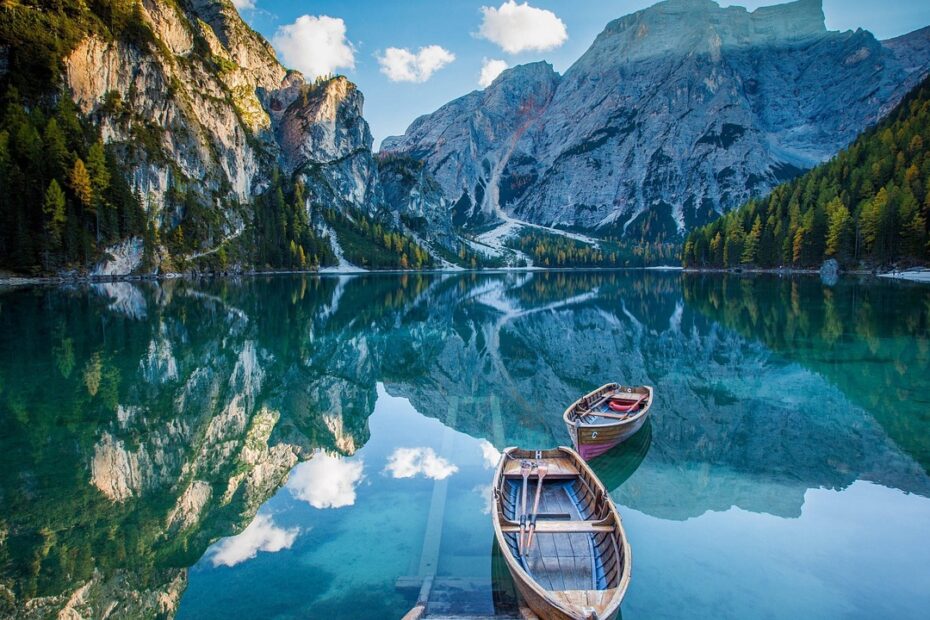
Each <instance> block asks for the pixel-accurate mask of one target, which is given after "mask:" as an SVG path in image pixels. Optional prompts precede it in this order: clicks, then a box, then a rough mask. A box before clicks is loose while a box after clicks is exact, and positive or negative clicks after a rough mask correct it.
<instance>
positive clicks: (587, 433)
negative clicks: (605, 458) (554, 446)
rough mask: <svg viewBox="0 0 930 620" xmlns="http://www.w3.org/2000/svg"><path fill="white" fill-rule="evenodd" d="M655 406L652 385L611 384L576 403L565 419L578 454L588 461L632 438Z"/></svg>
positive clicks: (564, 416) (569, 409) (567, 412)
mask: <svg viewBox="0 0 930 620" xmlns="http://www.w3.org/2000/svg"><path fill="white" fill-rule="evenodd" d="M651 406H652V388H651V387H649V386H638V387H628V386H623V385H619V384H617V383H608V384H607V385H603V386H601V387H599V388H597V389H596V390H594V391H593V392H591V393H590V394H585V395H584V396H582V397H581V398H579V399H578V400H576V401H575V402H574V403H572V404H571V406H570V407H569V408H568V409H566V410H565V413H564V415H563V416H562V418H563V419H564V420H565V426H567V427H568V434H569V435H571V437H572V442H573V443H574V444H575V449H576V450H577V451H578V454H580V455H581V458H583V459H584V460H586V461H588V460H591V459H593V458H594V457H596V456H598V455H601V454H604V453H605V452H607V451H608V450H610V449H611V448H613V447H614V446H616V445H618V444H621V443H623V442H624V441H626V440H627V439H629V438H630V437H632V436H633V435H634V434H635V433H636V431H638V430H639V429H640V428H642V426H643V424H644V423H645V422H646V418H647V416H648V415H649V408H650V407H651Z"/></svg>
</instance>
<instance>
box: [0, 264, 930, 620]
mask: <svg viewBox="0 0 930 620" xmlns="http://www.w3.org/2000/svg"><path fill="white" fill-rule="evenodd" d="M928 317H930V288H927V287H919V286H915V285H910V284H906V283H904V284H902V283H887V282H877V281H874V280H863V281H854V280H845V281H842V282H841V283H840V284H839V285H837V286H836V287H833V288H829V287H825V286H823V285H822V284H821V283H820V282H819V280H817V279H813V278H802V279H796V280H785V279H778V278H769V277H757V278H737V277H732V276H721V275H706V276H696V275H688V274H657V273H640V272H632V273H573V274H568V273H537V274H508V275H471V274H467V275H458V276H368V277H357V278H337V277H332V278H309V277H307V278H303V277H295V278H275V279H268V280H243V281H241V282H207V283H198V284H193V283H185V282H170V283H165V284H164V285H161V286H156V285H138V286H137V285H132V284H118V285H108V286H100V287H95V288H91V289H84V288H76V289H24V290H16V291H6V292H3V293H0V506H2V510H0V584H2V587H3V588H2V596H0V615H3V616H11V617H16V616H25V615H27V614H26V613H25V605H26V602H27V601H29V609H30V612H29V613H30V614H31V615H33V616H36V617H43V616H47V615H54V612H56V611H57V610H58V609H60V608H61V607H62V606H64V605H65V604H66V603H67V601H68V600H69V599H71V602H70V605H71V606H72V607H73V608H75V609H77V610H78V611H83V612H84V613H85V615H88V616H99V615H102V613H103V611H104V610H111V611H114V612H115V613H116V614H117V615H120V614H122V615H123V616H125V617H139V616H149V617H154V616H158V615H171V614H175V613H176V614H177V616H178V617H179V618H220V617H223V618H228V617H242V618H253V617H268V618H303V617H317V618H332V619H335V618H343V617H344V618H391V617H396V618H399V617H400V616H401V615H403V613H404V612H406V611H407V609H409V608H410V607H411V606H412V604H413V602H414V600H415V598H416V584H418V578H419V577H421V576H423V575H427V574H432V573H436V574H437V576H438V582H441V584H442V586H441V588H440V589H439V590H438V591H437V596H436V600H437V606H436V610H437V611H441V610H442V605H443V604H445V605H447V606H449V607H452V608H455V609H456V610H459V611H464V610H467V611H471V612H474V613H491V612H492V611H494V610H495V608H496V609H497V610H498V611H500V612H506V611H508V610H512V608H513V601H512V584H511V583H510V582H509V577H508V576H507V575H506V571H505V570H502V569H501V566H500V560H499V557H495V551H494V548H493V534H492V531H491V527H490V519H489V516H488V514H487V504H488V501H489V494H488V485H489V483H490V476H491V474H492V469H491V468H492V467H493V464H494V461H495V458H496V455H497V453H498V450H500V449H501V448H503V447H505V446H508V445H516V444H519V445H522V446H525V447H546V446H551V445H555V444H564V443H566V442H568V436H567V433H566V432H565V430H564V428H563V426H562V424H561V410H562V409H563V408H564V406H565V404H567V403H568V402H570V401H571V400H573V399H574V398H576V397H577V396H578V395H579V394H580V393H582V392H584V391H586V390H588V389H591V388H593V387H596V386H597V385H600V384H601V383H604V382H606V381H608V380H613V379H618V378H619V379H623V380H626V381H630V382H637V383H649V384H651V385H654V386H655V387H656V393H657V399H656V404H655V405H654V409H655V416H654V418H653V420H652V422H651V424H650V425H647V426H646V427H645V428H644V429H643V431H642V432H641V433H639V434H638V435H637V436H636V437H634V438H633V439H632V440H631V441H630V442H628V443H627V444H625V445H624V446H622V447H621V448H619V449H618V450H615V451H614V452H612V453H610V454H608V455H605V456H604V457H601V458H599V459H597V460H595V461H594V462H593V467H594V469H595V471H596V472H597V473H598V475H599V476H600V477H601V478H602V480H603V481H604V482H605V484H606V485H607V486H608V488H609V489H610V490H611V495H612V497H613V498H614V500H615V501H616V503H617V504H618V506H619V508H620V510H621V513H622V514H623V516H624V522H625V525H626V529H627V533H628V535H629V536H630V539H631V543H632V545H633V562H634V565H633V582H632V586H631V589H630V591H629V593H628V596H627V598H626V600H625V601H624V605H623V617H624V618H627V619H629V618H663V617H665V618H679V617H690V618H745V617H763V618H767V617H771V618H781V617H790V618H798V617H810V618H849V617H861V618H866V617H868V618H874V617H896V618H918V617H924V614H925V610H926V609H927V608H930V540H928V538H927V536H926V532H927V531H928V529H930V499H928V497H930V475H928V470H930V327H928ZM285 479H287V482H286V483H285ZM431 507H433V510H432V511H431ZM431 515H432V516H431ZM81 588H83V589H81ZM79 589H81V590H80V591H79ZM78 591H79V593H78V595H77V596H75V592H78Z"/></svg>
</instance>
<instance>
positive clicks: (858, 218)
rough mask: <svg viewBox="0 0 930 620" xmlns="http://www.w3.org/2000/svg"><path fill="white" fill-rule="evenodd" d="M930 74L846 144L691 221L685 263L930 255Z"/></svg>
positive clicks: (866, 260) (892, 259) (860, 260)
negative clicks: (749, 196) (772, 185)
mask: <svg viewBox="0 0 930 620" xmlns="http://www.w3.org/2000/svg"><path fill="white" fill-rule="evenodd" d="M928 221H930V78H928V79H925V80H924V81H923V82H922V83H921V84H920V85H919V86H918V87H917V88H916V89H915V90H914V91H913V92H911V93H910V95H908V96H907V97H906V98H905V99H904V100H903V101H902V102H901V104H900V105H898V107H897V108H896V109H895V110H894V111H893V112H892V113H891V114H890V115H889V116H888V117H887V118H885V120H883V121H882V122H881V123H879V124H878V125H877V126H875V127H873V128H872V129H869V130H868V131H866V132H865V133H863V134H862V135H861V136H860V137H859V138H858V139H857V140H856V141H855V142H854V143H853V144H852V146H850V147H849V148H848V149H846V150H845V151H843V152H841V153H840V154H839V155H837V156H836V157H835V158H834V159H832V160H831V161H830V162H828V163H826V164H823V165H821V166H819V167H817V168H815V169H813V170H811V171H810V172H809V173H807V174H805V175H803V176H801V177H799V178H798V179H796V180H794V181H792V182H790V183H786V184H784V185H781V186H779V187H777V188H776V189H775V190H774V191H773V192H772V193H771V194H770V195H769V196H768V197H767V198H764V199H761V200H751V201H749V202H748V203H746V204H745V205H743V206H742V207H740V208H739V209H737V210H735V211H732V212H730V213H728V214H727V215H725V216H723V217H721V218H720V219H718V220H716V221H714V222H712V223H711V224H708V225H706V226H704V227H702V228H699V229H696V230H694V231H693V232H692V233H691V234H690V235H689V236H688V238H687V240H686V242H685V247H684V252H683V257H682V262H683V264H684V265H685V266H686V267H698V268H700V267H736V266H740V265H745V266H755V267H764V268H771V267H781V266H786V267H811V266H817V265H819V264H820V263H821V262H822V261H823V260H825V259H828V258H835V259H837V260H838V261H839V262H840V263H842V264H844V265H847V266H853V265H860V264H862V265H866V266H876V265H890V264H913V263H926V262H928V261H930V244H928V238H930V230H928Z"/></svg>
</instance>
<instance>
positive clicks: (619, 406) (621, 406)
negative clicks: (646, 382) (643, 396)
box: [607, 400, 642, 413]
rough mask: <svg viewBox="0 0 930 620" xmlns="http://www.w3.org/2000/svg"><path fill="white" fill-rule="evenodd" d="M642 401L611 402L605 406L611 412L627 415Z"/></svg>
mask: <svg viewBox="0 0 930 620" xmlns="http://www.w3.org/2000/svg"><path fill="white" fill-rule="evenodd" d="M641 402H642V401H638V400H636V401H630V400H612V401H610V402H609V403H607V406H608V407H610V409H611V410H612V411H617V412H619V413H628V412H630V411H633V410H634V409H636V408H637V407H639V405H640V403H641Z"/></svg>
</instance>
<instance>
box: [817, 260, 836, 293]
mask: <svg viewBox="0 0 930 620" xmlns="http://www.w3.org/2000/svg"><path fill="white" fill-rule="evenodd" d="M839 279H840V264H839V263H838V262H836V259H835V258H830V259H828V260H825V261H824V262H823V265H821V266H820V281H821V282H823V283H824V284H826V285H827V286H835V285H836V283H837V282H839Z"/></svg>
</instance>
